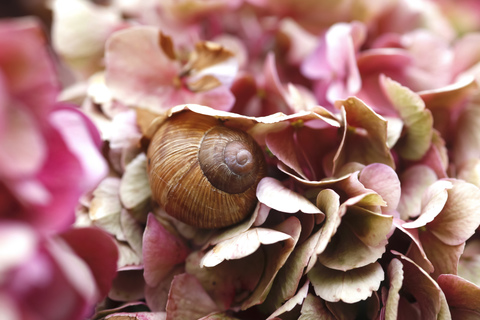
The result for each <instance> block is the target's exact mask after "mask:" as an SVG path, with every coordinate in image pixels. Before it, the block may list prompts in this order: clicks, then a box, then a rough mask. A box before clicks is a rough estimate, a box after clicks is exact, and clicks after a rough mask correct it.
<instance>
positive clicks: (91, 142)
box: [50, 107, 108, 191]
mask: <svg viewBox="0 0 480 320" xmlns="http://www.w3.org/2000/svg"><path fill="white" fill-rule="evenodd" d="M50 122H51V123H52V125H53V126H54V127H55V128H56V129H57V130H58V132H59V133H60V134H61V135H62V138H63V140H64V141H65V143H66V144H67V146H68V149H69V151H70V152H71V153H72V154H73V155H75V157H76V158H77V159H78V161H79V162H80V165H81V167H82V171H83V174H82V183H81V185H80V186H81V188H84V190H86V191H87V190H91V189H93V188H94V187H95V186H96V185H97V184H98V183H99V182H100V180H101V179H103V178H104V177H105V176H106V174H107V172H108V167H107V163H106V161H105V159H104V158H103V156H102V154H101V153H100V150H99V147H100V136H99V133H98V131H97V129H96V128H95V127H94V125H93V124H92V122H91V120H90V119H89V118H87V117H86V116H85V115H84V114H83V113H81V112H80V111H78V110H77V109H74V108H72V107H60V108H57V109H56V110H55V111H54V112H52V113H51V115H50Z"/></svg>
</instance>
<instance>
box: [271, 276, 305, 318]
mask: <svg viewBox="0 0 480 320" xmlns="http://www.w3.org/2000/svg"><path fill="white" fill-rule="evenodd" d="M309 287H310V282H309V281H306V282H305V283H304V284H303V286H302V287H301V288H300V289H298V292H297V294H296V295H295V296H293V297H292V298H291V299H289V300H287V301H286V302H285V303H284V304H283V305H282V306H281V307H280V308H278V309H277V310H275V312H273V313H272V314H271V315H270V316H268V318H267V319H274V318H275V317H277V316H279V315H281V314H284V313H286V312H288V311H291V310H292V309H293V308H295V306H297V305H302V303H303V301H304V300H305V298H306V296H307V294H308V288H309Z"/></svg>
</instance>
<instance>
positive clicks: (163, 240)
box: [143, 214, 190, 287]
mask: <svg viewBox="0 0 480 320" xmlns="http://www.w3.org/2000/svg"><path fill="white" fill-rule="evenodd" d="M189 251H190V250H189V249H188V248H187V246H186V245H185V244H184V243H183V241H182V240H181V239H180V238H179V237H176V236H175V235H173V234H172V233H170V232H168V231H167V230H166V229H165V228H164V227H163V226H162V224H161V223H160V222H159V221H158V220H157V219H156V218H155V216H153V214H149V215H148V219H147V226H146V228H145V233H144V236H143V262H144V267H145V273H144V277H145V282H146V283H147V284H148V285H149V286H151V287H155V286H156V285H157V284H158V283H159V282H160V281H161V280H162V279H163V278H164V277H165V276H167V275H168V273H169V272H170V271H171V270H172V269H173V268H174V267H175V265H177V264H179V263H181V262H183V261H185V259H186V258H187V255H188V254H189Z"/></svg>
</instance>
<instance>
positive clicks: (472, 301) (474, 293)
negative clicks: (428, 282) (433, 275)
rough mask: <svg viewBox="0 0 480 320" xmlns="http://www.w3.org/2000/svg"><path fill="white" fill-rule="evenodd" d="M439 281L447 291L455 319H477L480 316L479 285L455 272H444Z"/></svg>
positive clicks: (446, 294) (444, 290)
mask: <svg viewBox="0 0 480 320" xmlns="http://www.w3.org/2000/svg"><path fill="white" fill-rule="evenodd" d="M437 281H438V285H439V286H440V287H441V288H442V290H443V292H444V293H445V296H446V298H447V301H448V306H449V307H450V311H451V313H452V317H453V319H476V318H478V317H479V316H480V301H479V300H478V297H479V295H480V288H479V287H478V286H476V285H475V284H473V283H471V282H469V281H467V280H465V279H463V278H461V277H459V276H456V275H453V274H442V275H440V276H439V277H438V280H437Z"/></svg>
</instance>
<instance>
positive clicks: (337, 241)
mask: <svg viewBox="0 0 480 320" xmlns="http://www.w3.org/2000/svg"><path fill="white" fill-rule="evenodd" d="M391 225H392V216H387V215H382V214H377V213H374V212H371V211H368V210H365V209H362V208H359V207H350V208H348V209H347V212H346V213H345V215H344V216H343V218H342V224H340V227H339V228H338V230H337V232H336V233H335V235H334V236H333V237H332V238H331V241H330V243H329V244H328V245H327V247H326V249H325V250H324V251H323V252H322V253H321V254H320V255H319V256H318V258H317V259H318V261H319V262H321V263H322V264H324V265H325V266H326V267H328V268H331V269H336V270H342V271H346V270H350V269H354V268H358V267H363V266H365V265H368V264H371V263H373V262H375V261H376V260H378V259H379V258H380V257H381V256H382V254H383V253H384V252H385V245H386V242H387V235H388V233H389V232H390V229H391ZM317 263H318V262H317Z"/></svg>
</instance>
